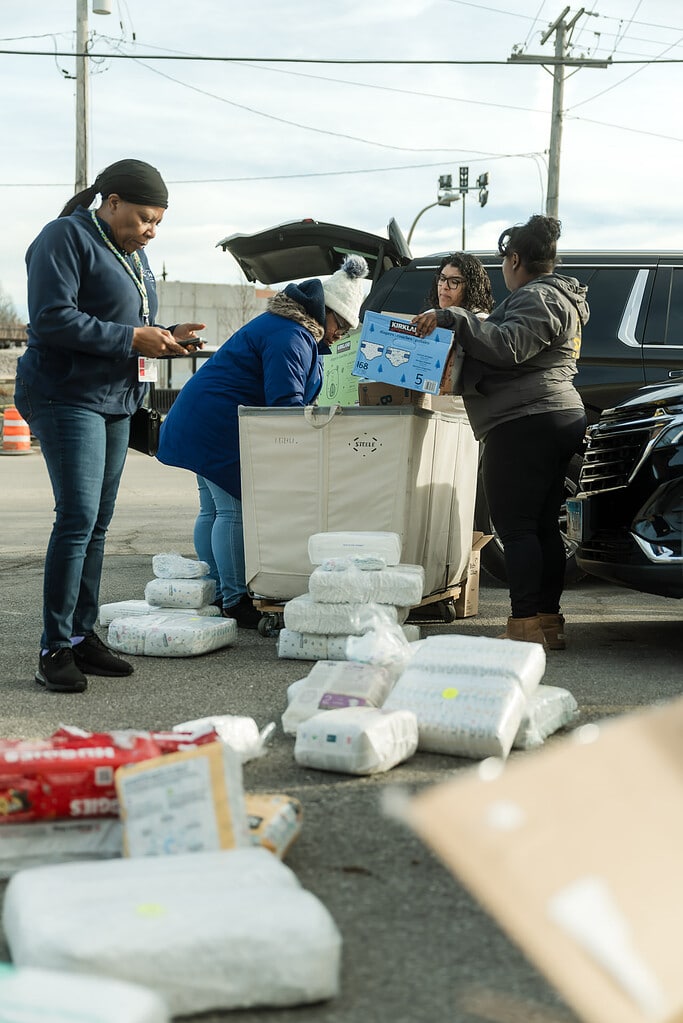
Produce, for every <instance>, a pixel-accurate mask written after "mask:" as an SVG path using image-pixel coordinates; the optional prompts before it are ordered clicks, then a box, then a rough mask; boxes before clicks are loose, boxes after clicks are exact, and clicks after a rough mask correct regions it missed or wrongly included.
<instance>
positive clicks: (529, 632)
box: [498, 615, 548, 650]
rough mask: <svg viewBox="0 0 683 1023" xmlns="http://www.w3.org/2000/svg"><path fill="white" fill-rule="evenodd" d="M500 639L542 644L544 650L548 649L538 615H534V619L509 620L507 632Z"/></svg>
mask: <svg viewBox="0 0 683 1023" xmlns="http://www.w3.org/2000/svg"><path fill="white" fill-rule="evenodd" d="M498 639H519V640H521V641H522V642H523V643H540V644H541V646H542V647H543V649H544V650H547V649H548V644H547V643H546V639H545V634H544V632H543V629H542V628H541V623H540V621H539V616H538V615H534V616H533V617H532V618H508V620H507V625H506V627H505V632H504V633H503V634H502V636H499V637H498Z"/></svg>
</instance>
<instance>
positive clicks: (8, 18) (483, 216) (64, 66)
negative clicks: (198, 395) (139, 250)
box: [0, 0, 683, 316]
mask: <svg viewBox="0 0 683 1023" xmlns="http://www.w3.org/2000/svg"><path fill="white" fill-rule="evenodd" d="M111 6H112V14H111V15H109V16H101V15H96V14H94V13H92V12H91V10H90V8H91V0H88V7H89V28H90V33H91V37H92V45H91V49H92V51H93V52H94V53H97V54H119V55H121V54H123V55H130V56H131V57H134V58H135V59H100V58H96V59H93V60H92V61H91V62H90V63H91V73H90V126H89V180H90V181H92V180H93V179H94V177H95V175H96V173H97V171H99V170H100V169H102V168H103V167H105V166H106V165H107V164H109V163H111V162H113V161H114V160H119V159H122V158H123V157H136V158H139V159H144V160H148V161H149V162H151V163H153V164H154V165H155V166H157V167H158V168H159V170H160V171H161V172H162V174H163V176H164V178H165V180H166V181H167V183H168V185H169V190H170V204H169V209H168V211H167V213H166V215H165V217H164V222H163V224H162V225H161V227H160V229H159V233H158V235H157V238H156V239H155V240H154V241H153V242H152V243H151V244H150V246H149V248H148V250H147V255H148V258H149V260H150V263H151V265H152V268H153V270H154V271H155V273H156V274H157V275H159V274H160V273H161V271H162V268H163V267H164V266H165V268H166V271H167V273H168V277H169V279H171V280H186V281H204V282H211V283H237V282H239V281H240V279H241V278H240V273H239V270H238V269H237V265H236V264H235V262H234V261H233V259H232V257H231V256H229V255H227V254H225V253H223V252H222V251H221V250H220V249H216V247H215V246H216V243H217V242H218V241H219V240H220V239H221V238H223V237H224V236H225V235H228V234H232V233H236V232H243V233H251V232H254V231H258V230H262V229H263V228H266V227H269V226H272V225H274V224H279V223H282V222H284V221H288V220H297V219H300V218H302V217H313V218H315V219H317V220H322V221H328V222H331V223H336V224H347V225H351V226H356V227H359V228H362V229H364V230H368V231H373V232H376V233H380V234H383V233H385V230H386V225H387V223H388V222H389V220H390V219H391V218H392V217H395V218H396V219H397V221H398V223H399V224H400V225H401V227H402V228H403V231H404V234H406V235H407V234H408V232H409V230H410V227H411V225H412V223H413V220H414V218H415V217H416V215H417V214H418V213H419V211H420V210H421V209H422V208H423V207H424V206H426V205H427V204H429V203H431V202H435V201H436V197H437V187H438V179H439V176H440V175H442V174H448V173H450V174H452V175H453V179H454V182H455V181H457V177H458V170H459V168H460V167H461V166H467V167H469V173H470V183H472V182H473V181H474V180H475V179H476V177H477V176H478V175H479V174H481V173H483V172H486V171H487V172H488V173H489V175H490V184H489V193H490V194H489V200H488V204H487V205H486V206H485V207H483V208H482V207H480V206H479V204H478V202H477V199H476V193H475V192H472V193H470V196H469V198H468V200H467V203H466V232H467V233H466V246H467V248H468V249H485V250H490V249H492V248H493V247H494V245H495V242H496V239H497V237H498V234H499V233H500V231H501V230H502V229H503V228H505V227H508V226H509V225H511V224H514V223H518V222H520V221H524V220H526V219H527V217H529V216H530V215H531V214H532V213H542V212H544V211H545V191H546V185H547V150H548V145H549V139H550V124H551V118H550V111H551V105H552V88H553V79H552V69H551V71H548V70H547V69H545V68H544V67H542V66H540V65H534V64H523V63H508V57H509V56H510V55H511V53H512V52H513V49H514V50H516V52H521V53H524V54H526V55H532V56H534V55H539V54H542V55H544V56H547V57H550V56H552V55H553V52H554V39H555V37H554V35H552V34H551V35H550V37H549V38H548V40H547V41H546V42H545V44H542V43H541V39H542V37H543V35H544V33H545V32H546V31H547V30H548V28H549V27H550V25H551V24H552V23H553V22H555V21H556V20H557V19H558V17H559V16H560V15H561V13H562V11H563V9H564V4H563V0H552V2H549V0H515V3H514V4H512V3H509V0H506V4H504V3H503V2H502V0H491V2H490V3H485V2H483V0H481V2H480V0H469V2H465V0H337V2H336V3H335V2H327V3H321V2H320V0H297V3H296V4H294V3H288V2H287V0H260V2H259V3H258V4H255V3H251V4H249V3H246V4H245V3H243V2H242V0H240V2H236V0H192V2H191V3H185V4H177V3H173V2H170V0H165V2H163V0H111ZM506 6H507V7H508V8H509V10H505V9H504V8H505V7H506ZM76 8H77V4H76V0H48V2H46V3H40V4H38V3H36V2H35V0H2V21H1V22H0V49H2V50H3V51H4V52H3V53H2V54H0V77H1V82H0V88H1V90H2V92H1V95H2V108H3V117H2V124H3V129H4V139H3V142H4V144H3V147H2V151H3V160H2V167H1V168H0V222H1V223H2V244H1V246H0V287H1V288H2V290H3V291H4V293H5V294H6V295H8V296H9V297H10V298H11V299H12V300H13V301H14V303H15V306H16V308H17V311H18V312H19V313H20V315H22V316H25V315H26V300H25V272H24V253H25V250H26V247H27V246H28V244H29V243H30V241H31V240H32V239H33V237H34V236H35V235H36V234H37V233H38V231H39V230H40V228H41V227H42V226H43V224H44V223H46V222H47V221H49V220H51V219H52V218H54V217H56V216H57V214H58V213H59V210H60V209H61V207H62V206H63V204H64V202H65V201H66V200H67V199H68V198H69V197H70V196H71V195H72V194H73V192H74V165H75V80H74V77H73V76H74V73H75V61H74V59H73V57H71V56H69V54H72V53H73V52H74V50H75V41H76V35H75V30H76ZM578 10H579V8H578V7H576V6H573V7H572V8H571V10H570V12H569V13H568V14H567V15H566V16H565V21H566V22H569V21H570V20H571V19H573V18H574V16H575V15H576V14H577V13H578ZM590 10H591V11H592V12H593V13H591V14H588V13H584V14H583V15H581V16H580V17H579V18H578V20H577V21H576V24H575V27H574V30H573V34H572V37H571V49H570V52H571V54H572V55H573V56H575V57H585V58H589V59H591V60H605V59H607V58H609V57H611V58H612V64H611V66H610V67H608V68H606V69H598V68H591V67H587V68H581V69H578V70H577V69H573V68H572V69H568V71H567V77H566V80H565V92H564V109H565V116H564V127H563V140H562V162H561V175H560V219H561V220H562V222H563V236H562V239H561V245H562V246H564V247H565V248H567V249H569V248H588V249H597V248H620V247H621V248H636V249H638V248H640V249H646V248H653V249H680V248H682V247H683V246H682V245H681V232H682V225H683V199H682V196H681V180H682V178H683V174H682V173H681V172H682V171H683V124H682V123H681V118H680V109H681V100H682V99H683V86H682V82H683V67H682V65H681V63H676V62H675V61H679V62H680V61H683V12H682V9H681V5H680V2H679V0H596V4H595V6H594V7H592V8H590ZM7 51H12V52H10V53H8V52H7ZM17 51H39V54H42V55H31V54H28V53H25V54H20V53H18V52H17ZM58 54H65V55H58ZM181 55H182V56H185V55H187V56H192V57H213V58H226V57H229V58H238V60H232V61H222V60H211V61H201V60H191V61H190V60H178V59H173V60H168V59H164V60H155V59H152V58H153V57H155V56H156V57H169V56H176V57H178V56H181ZM269 57H270V58H284V57H287V58H294V59H295V60H296V61H297V62H296V63H275V62H273V61H271V62H270V63H267V62H266V63H261V62H256V61H257V58H258V59H261V60H262V59H264V58H269ZM361 59H367V60H370V59H374V60H378V61H383V62H385V63H382V64H353V65H351V64H349V63H331V62H332V61H335V60H339V61H342V62H343V61H353V60H361ZM314 61H315V62H314ZM325 61H328V63H325ZM410 61H415V62H417V61H422V62H427V61H433V62H434V63H432V64H428V63H422V64H418V63H413V64H411V63H409V62H410ZM625 61H627V62H634V63H622V62H625ZM438 62H443V63H438ZM448 62H450V63H448ZM465 62H472V63H465ZM477 62H479V63H477ZM647 62H649V63H647ZM460 243H461V204H460V203H455V204H454V205H453V206H451V207H439V206H437V207H435V208H434V209H430V210H428V211H427V212H426V213H425V214H424V215H423V216H422V217H421V218H420V220H419V222H418V224H417V226H416V228H415V232H414V235H413V239H412V246H411V247H412V251H413V254H414V255H423V254H426V253H429V252H435V251H440V250H450V249H458V248H460Z"/></svg>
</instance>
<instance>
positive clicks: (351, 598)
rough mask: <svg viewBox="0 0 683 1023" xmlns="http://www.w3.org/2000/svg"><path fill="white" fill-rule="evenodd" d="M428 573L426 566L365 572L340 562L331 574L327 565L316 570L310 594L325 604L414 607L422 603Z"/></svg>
mask: <svg viewBox="0 0 683 1023" xmlns="http://www.w3.org/2000/svg"><path fill="white" fill-rule="evenodd" d="M424 582H425V571H424V568H423V567H422V565H393V566H390V567H387V568H382V569H375V570H373V571H363V570H362V569H360V568H358V567H357V566H356V565H354V563H353V562H352V561H351V560H348V561H347V562H346V565H344V564H343V563H342V562H340V561H337V562H336V565H335V568H334V569H333V570H329V569H328V568H326V567H325V566H324V565H319V566H318V567H317V568H315V569H313V572H312V573H311V577H310V579H309V580H308V592H309V593H310V594H311V596H312V597H313V599H314V600H317V601H319V602H321V603H325V604H365V603H375V604H397V605H399V606H400V607H413V606H414V605H415V604H419V603H420V601H421V600H422V592H423V590H424Z"/></svg>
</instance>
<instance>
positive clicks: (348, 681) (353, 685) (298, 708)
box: [282, 661, 393, 735]
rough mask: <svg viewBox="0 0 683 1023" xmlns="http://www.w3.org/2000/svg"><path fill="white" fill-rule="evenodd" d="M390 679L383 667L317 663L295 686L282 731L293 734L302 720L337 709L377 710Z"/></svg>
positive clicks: (348, 662)
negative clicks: (362, 708)
mask: <svg viewBox="0 0 683 1023" xmlns="http://www.w3.org/2000/svg"><path fill="white" fill-rule="evenodd" d="M392 685H393V679H392V677H391V675H390V674H389V672H388V671H387V670H386V668H383V667H381V666H380V665H377V664H360V663H358V662H357V661H318V662H317V664H314V666H313V667H312V668H311V671H310V672H309V674H308V675H307V677H306V678H305V679H301V680H299V682H297V683H296V689H295V690H294V691H292V692H291V693H290V690H291V686H290V688H289V689H288V691H287V695H288V698H289V697H290V696H291V699H290V701H289V705H288V707H287V709H286V710H285V712H284V714H283V715H282V728H283V730H284V731H285V732H286V733H287V734H288V735H296V732H297V729H298V727H299V725H300V724H301V722H302V721H306V720H307V719H308V718H310V717H313V715H314V714H318V713H319V712H320V711H322V710H325V711H328V710H333V709H335V708H337V707H381V706H382V704H383V703H384V701H385V700H386V698H387V696H388V695H389V692H390V691H391V687H392Z"/></svg>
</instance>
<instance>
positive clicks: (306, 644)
mask: <svg viewBox="0 0 683 1023" xmlns="http://www.w3.org/2000/svg"><path fill="white" fill-rule="evenodd" d="M401 631H402V632H403V635H404V636H405V637H406V639H407V640H408V642H409V643H411V644H414V643H415V642H417V641H418V640H419V639H420V627H419V625H402V626H401ZM349 638H350V637H349V636H319V635H316V634H315V633H313V632H297V631H296V630H295V629H282V630H281V631H280V633H279V634H278V638H277V655H278V657H282V658H286V659H289V660H292V661H325V660H327V661H344V660H346V659H347V645H348V643H347V641H348V639H349ZM351 659H353V658H351Z"/></svg>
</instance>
